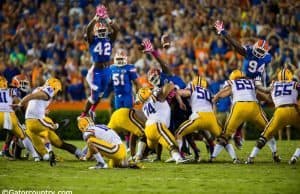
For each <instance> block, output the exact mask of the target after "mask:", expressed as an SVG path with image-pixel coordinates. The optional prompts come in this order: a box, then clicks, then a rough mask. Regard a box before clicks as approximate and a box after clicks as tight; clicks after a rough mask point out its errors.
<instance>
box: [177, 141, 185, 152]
mask: <svg viewBox="0 0 300 194" xmlns="http://www.w3.org/2000/svg"><path fill="white" fill-rule="evenodd" d="M176 141H177V143H178V147H179V151H181V148H182V144H183V141H182V138H180V139H177V140H176Z"/></svg>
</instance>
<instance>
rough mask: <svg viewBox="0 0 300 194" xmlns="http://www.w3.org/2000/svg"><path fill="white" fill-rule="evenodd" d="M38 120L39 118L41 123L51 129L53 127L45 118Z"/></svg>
mask: <svg viewBox="0 0 300 194" xmlns="http://www.w3.org/2000/svg"><path fill="white" fill-rule="evenodd" d="M38 120H39V121H40V123H41V124H42V125H44V126H45V127H48V128H50V129H52V128H53V126H52V124H50V123H48V122H47V121H45V120H44V119H38Z"/></svg>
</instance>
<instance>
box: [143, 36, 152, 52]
mask: <svg viewBox="0 0 300 194" xmlns="http://www.w3.org/2000/svg"><path fill="white" fill-rule="evenodd" d="M141 45H142V47H143V52H144V53H149V52H153V51H154V49H153V45H152V43H151V41H150V40H149V39H145V40H143V42H142V44H141Z"/></svg>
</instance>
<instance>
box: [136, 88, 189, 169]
mask: <svg viewBox="0 0 300 194" xmlns="http://www.w3.org/2000/svg"><path fill="white" fill-rule="evenodd" d="M174 87H175V86H174V85H173V84H170V83H167V84H165V85H164V86H163V87H162V88H157V89H154V90H156V91H154V92H153V94H152V91H151V89H150V88H147V87H146V88H141V89H140V90H139V91H138V93H137V102H139V103H143V111H144V114H145V116H146V117H147V121H146V128H145V134H146V137H147V145H148V146H149V148H151V149H153V148H156V146H157V145H158V143H160V144H161V145H162V146H163V147H165V148H166V149H167V150H169V151H170V153H171V155H172V158H173V159H174V160H175V161H176V164H180V163H185V162H187V160H185V159H183V158H182V157H181V156H180V154H179V151H178V146H177V143H176V140H175V137H174V136H173V134H172V133H171V132H170V131H169V129H168V127H169V126H170V119H171V108H170V106H169V104H168V102H167V101H166V97H167V96H168V94H169V92H170V91H171V90H172V89H174Z"/></svg>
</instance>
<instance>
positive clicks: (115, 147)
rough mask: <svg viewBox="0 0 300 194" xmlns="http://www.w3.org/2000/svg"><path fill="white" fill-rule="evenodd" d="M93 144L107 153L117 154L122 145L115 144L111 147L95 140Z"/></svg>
mask: <svg viewBox="0 0 300 194" xmlns="http://www.w3.org/2000/svg"><path fill="white" fill-rule="evenodd" d="M92 144H93V145H94V146H95V147H97V148H99V149H100V150H101V151H103V152H105V153H107V154H115V153H117V151H118V150H119V148H120V145H114V146H113V147H111V148H110V147H107V146H105V145H101V144H97V143H95V142H93V143H92Z"/></svg>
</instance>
